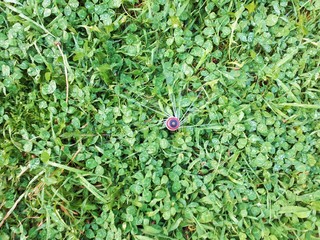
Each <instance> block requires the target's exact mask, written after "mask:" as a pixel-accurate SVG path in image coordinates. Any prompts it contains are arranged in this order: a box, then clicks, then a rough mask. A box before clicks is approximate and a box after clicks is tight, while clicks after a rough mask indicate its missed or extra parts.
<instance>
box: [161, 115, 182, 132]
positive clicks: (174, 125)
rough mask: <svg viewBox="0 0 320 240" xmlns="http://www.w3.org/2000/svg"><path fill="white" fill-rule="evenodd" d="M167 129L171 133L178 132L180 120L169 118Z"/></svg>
mask: <svg viewBox="0 0 320 240" xmlns="http://www.w3.org/2000/svg"><path fill="white" fill-rule="evenodd" d="M165 124H166V128H167V129H168V130H169V131H176V130H178V129H179V127H180V120H179V118H177V117H169V118H168V119H167V120H166V122H165Z"/></svg>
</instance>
